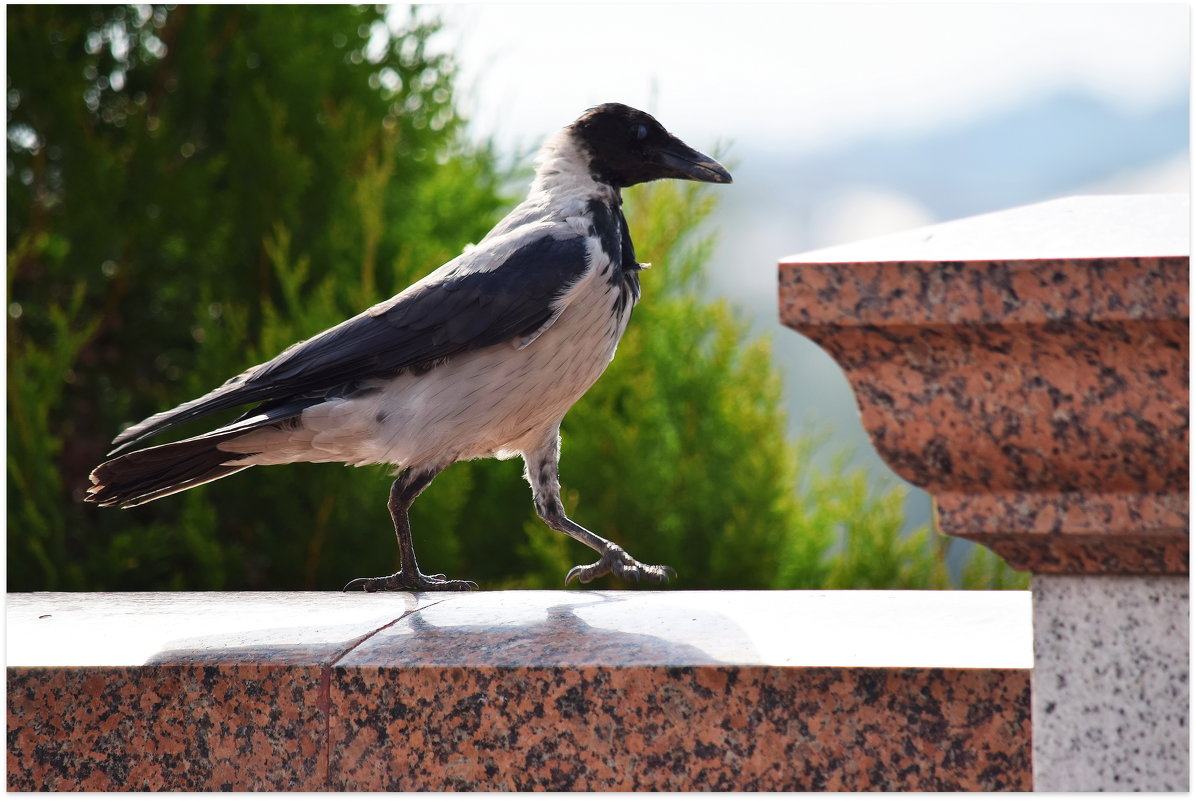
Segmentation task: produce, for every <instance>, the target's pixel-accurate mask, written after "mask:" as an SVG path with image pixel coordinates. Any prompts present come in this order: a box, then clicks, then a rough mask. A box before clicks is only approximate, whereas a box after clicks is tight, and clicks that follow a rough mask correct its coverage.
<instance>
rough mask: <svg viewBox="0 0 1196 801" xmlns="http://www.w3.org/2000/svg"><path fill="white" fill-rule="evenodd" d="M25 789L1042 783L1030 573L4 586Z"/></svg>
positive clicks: (14, 771) (17, 778) (12, 775)
mask: <svg viewBox="0 0 1196 801" xmlns="http://www.w3.org/2000/svg"><path fill="white" fill-rule="evenodd" d="M7 616H8V654H9V667H8V730H9V734H8V746H9V748H8V788H9V789H10V790H119V789H151V790H157V789H175V790H220V789H229V790H421V789H423V790H450V789H479V790H531V789H543V790H648V789H653V790H666V789H669V790H732V789H744V790H747V789H755V790H812V789H828V790H829V789H834V790H865V789H873V790H877V789H883V790H906V789H908V790H995V789H1023V790H1024V789H1029V786H1030V760H1029V748H1030V743H1029V738H1030V732H1029V713H1030V698H1029V681H1030V678H1029V668H1030V666H1031V659H1032V657H1031V622H1030V618H1031V612H1030V600H1029V594H1028V593H1020V592H1019V593H1010V592H1006V593H995V592H974V593H968V592H910V591H907V592H834V593H827V592H798V591H792V592H767V593H764V592H705V593H702V592H499V593H469V594H420V595H411V594H392V595H372V596H366V595H344V594H340V593H160V594H155V593H130V594H105V595H95V594H69V593H34V594H21V595H9V596H8V610H7Z"/></svg>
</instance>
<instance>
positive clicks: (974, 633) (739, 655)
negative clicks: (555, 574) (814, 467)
mask: <svg viewBox="0 0 1196 801" xmlns="http://www.w3.org/2000/svg"><path fill="white" fill-rule="evenodd" d="M7 600H8V604H7V607H8V608H7V624H8V625H7V636H8V649H7V654H8V665H9V666H10V667H15V666H55V665H72V666H81V665H108V666H114V665H169V664H253V665H301V664H335V665H336V666H339V667H347V666H356V667H361V666H370V667H557V666H574V667H576V666H608V667H609V666H649V665H650V666H669V665H677V666H682V665H684V666H698V665H740V666H747V665H771V666H839V667H855V666H867V667H944V668H945V667H952V668H981V667H983V668H1029V667H1030V666H1031V663H1032V660H1033V656H1032V654H1031V632H1030V614H1031V611H1030V598H1029V593H1027V592H1008V591H1006V592H995V591H994V592H951V591H913V590H908V591H882V590H877V591H872V590H869V591H862V590H861V591H855V590H851V591H834V592H829V591H804V590H791V591H790V590H786V591H768V592H754V591H720V592H699V591H676V592H668V591H662V592H642V591H635V590H628V591H607V590H603V591H595V592H587V591H550V590H537V591H506V592H474V593H449V592H445V593H377V594H363V593H340V592H222V593H16V594H10V595H8V596H7Z"/></svg>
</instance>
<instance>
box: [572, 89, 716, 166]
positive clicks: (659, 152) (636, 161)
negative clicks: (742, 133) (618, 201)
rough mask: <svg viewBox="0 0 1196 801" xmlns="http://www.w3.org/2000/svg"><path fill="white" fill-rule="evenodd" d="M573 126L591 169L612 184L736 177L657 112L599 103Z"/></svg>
mask: <svg viewBox="0 0 1196 801" xmlns="http://www.w3.org/2000/svg"><path fill="white" fill-rule="evenodd" d="M569 128H570V130H572V131H573V133H574V136H575V137H576V138H577V139H578V141H580V142H581V143H582V144H583V145H584V146H585V148H586V150H588V151H589V154H590V172H591V173H592V174H593V175H594V177H595V178H597V179H598V180H599V181H602V182H603V183H606V184H610V185H611V186H616V187H624V186H633V185H635V184H642V183H643V182H645V181H655V180H657V179H658V178H684V179H686V180H690V181H709V182H711V183H716V184H729V183H731V174H730V173H729V172H727V171H726V169H724V168H723V165H721V164H719V163H718V162H717V161H715V160H714V159H712V158H710V156H707V155H705V154H703V153H699V152H698V151H696V150H694V149H693V148H692V147H690V146H689V145H687V144H685V143H684V142H682V141H681V140H680V139H678V138H677V137H675V136H673V135H672V134H670V133H669V132H668V131H666V130H665V129H664V127H663V126H662V125H661V124H660V123H659V122H657V121H656V120H655V118H653V117H652V115H651V114H645V113H644V112H642V111H639V110H637V109H633V108H631V107H630V106H624V105H623V104H621V103H604V104H602V105H601V106H595V107H594V108H592V109H590V110H589V111H587V112H586V113H585V114H583V115H581V117H579V118H578V119H577V121H576V122H574V123H573V124H572V125H570V126H569Z"/></svg>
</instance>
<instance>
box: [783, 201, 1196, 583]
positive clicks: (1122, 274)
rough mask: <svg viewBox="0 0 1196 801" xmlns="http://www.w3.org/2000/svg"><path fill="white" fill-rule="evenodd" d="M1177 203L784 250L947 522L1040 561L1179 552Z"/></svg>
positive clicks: (794, 289) (789, 284) (891, 446)
mask: <svg viewBox="0 0 1196 801" xmlns="http://www.w3.org/2000/svg"><path fill="white" fill-rule="evenodd" d="M1187 225H1188V206H1187V198H1186V197H1183V196H1143V197H1087V198H1069V199H1065V200H1059V201H1052V202H1049V203H1043V204H1038V205H1034V206H1028V207H1024V208H1020V209H1013V210H1010V211H1007V212H999V213H995V214H988V215H982V216H979V217H975V218H970V219H967V220H959V221H955V222H950V223H944V224H941V225H936V226H931V227H929V228H925V229H919V230H916V231H909V232H905V233H902V234H897V235H894V236H890V237H882V238H879V239H876V240H871V241H868V242H861V243H854V244H852V245H845V246H843V247H839V248H831V249H827V250H823V251H816V252H813V253H807V254H803V255H800V256H793V257H789V258H786V259H784V260H782V262H781V264H780V307H781V319H782V321H783V322H784V323H785V324H787V325H789V326H790V327H792V328H794V329H795V330H797V331H799V332H800V333H802V334H804V335H806V336H808V337H810V338H811V339H813V340H814V341H815V342H817V343H818V344H819V345H820V346H821V347H822V348H823V349H824V350H826V351H827V352H828V353H830V354H831V356H833V357H834V358H835V360H836V361H837V362H838V363H839V365H840V366H841V367H842V368H843V370H844V371H845V373H846V374H847V377H848V379H849V380H850V381H851V383H852V386H853V388H854V390H855V393H856V399H857V402H858V403H859V406H860V414H861V418H862V421H863V424H864V427H865V429H866V430H867V431H868V433H869V436H870V437H871V439H872V442H873V444H874V445H875V446H876V448H877V451H878V452H879V454H880V455H881V457H882V458H884V459H885V461H886V462H887V463H888V464H889V465H890V466H891V467H892V468H893V469H894V470H895V471H896V472H897V473H898V474H899V475H901V476H902V477H903V478H906V479H907V480H909V481H911V482H912V483H914V484H916V485H918V486H920V487H923V488H924V489H926V490H927V491H928V492H930V493H931V494H932V495H933V496H934V499H935V505H936V511H937V523H938V526H939V528H940V529H941V530H942V531H943V532H944V533H947V534H953V535H957V536H962V537H967V538H970V539H974V540H976V541H978V542H981V543H983V544H985V545H987V546H988V547H990V548H992V549H993V550H994V551H996V552H997V553H999V554H1000V555H1001V556H1003V557H1004V558H1005V559H1006V560H1007V561H1008V562H1009V563H1010V564H1011V565H1012V566H1014V567H1015V568H1017V569H1021V570H1033V571H1034V572H1037V573H1187V571H1188V472H1189V460H1188V444H1189V433H1188V381H1189V369H1188V255H1187V254H1188V238H1187V234H1188V230H1187Z"/></svg>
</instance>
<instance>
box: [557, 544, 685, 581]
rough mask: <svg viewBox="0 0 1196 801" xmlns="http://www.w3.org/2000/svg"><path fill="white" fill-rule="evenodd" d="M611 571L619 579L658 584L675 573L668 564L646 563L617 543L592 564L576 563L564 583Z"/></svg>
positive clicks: (589, 578) (588, 579) (587, 578)
mask: <svg viewBox="0 0 1196 801" xmlns="http://www.w3.org/2000/svg"><path fill="white" fill-rule="evenodd" d="M607 573H613V574H614V575H616V576H618V577H619V578H621V579H627V580H629V581H650V582H652V583H653V584H659V583H661V582H662V581H668V580H669V579H671V578H674V577H675V576H676V575H677V571H676V570H673V568H671V567H669V566H668V565H646V564H644V563H643V562H640V561H638V560H636V559H633V558H632V556H631V554H629V553H627V551H625V550H623V549H622V548H620V547H619V546H618V545H610V546H608V547H607V549H606V550H605V551H604V552H603V554H602V558H601V559H599V560H598V561H597V562H595V563H594V564H592V565H578V566H577V567H575V568H573V569H572V570H570V571H569V573H568V575H566V576H565V583H566V584H568V583H569V582H570V581H572V580H573V579H575V578H576V579H578V580H579V581H581V583H582V584H586V583H588V582H590V581H593V580H594V579H596V578H598V577H599V576H605V575H606V574H607Z"/></svg>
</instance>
